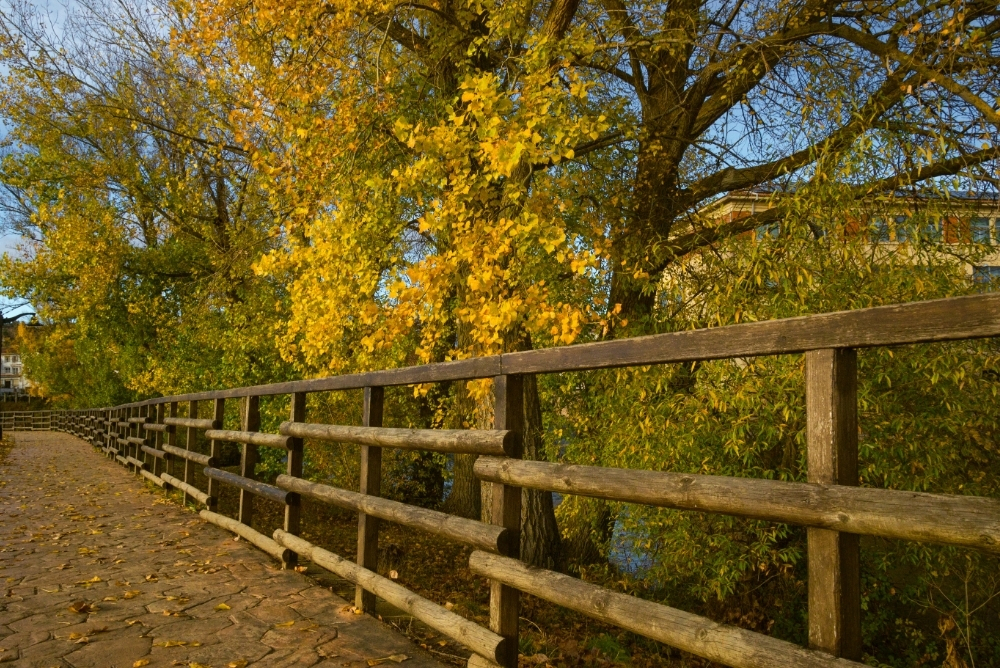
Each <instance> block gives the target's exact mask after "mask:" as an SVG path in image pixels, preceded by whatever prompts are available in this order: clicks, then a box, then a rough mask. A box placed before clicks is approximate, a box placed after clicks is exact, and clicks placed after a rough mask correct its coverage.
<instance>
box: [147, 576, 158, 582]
mask: <svg viewBox="0 0 1000 668" xmlns="http://www.w3.org/2000/svg"><path fill="white" fill-rule="evenodd" d="M158 580H159V578H157V577H156V576H155V575H147V576H146V582H156V581H158Z"/></svg>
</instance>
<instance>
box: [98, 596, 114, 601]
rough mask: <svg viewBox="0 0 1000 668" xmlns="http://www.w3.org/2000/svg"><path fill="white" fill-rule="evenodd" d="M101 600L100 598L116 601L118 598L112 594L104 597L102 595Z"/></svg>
mask: <svg viewBox="0 0 1000 668" xmlns="http://www.w3.org/2000/svg"><path fill="white" fill-rule="evenodd" d="M101 600H102V601H117V600H118V599H117V598H115V597H114V596H105V597H104V598H102V599H101Z"/></svg>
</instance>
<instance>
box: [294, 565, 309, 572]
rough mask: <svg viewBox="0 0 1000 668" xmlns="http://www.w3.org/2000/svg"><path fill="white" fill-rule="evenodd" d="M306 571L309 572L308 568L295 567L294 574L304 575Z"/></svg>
mask: <svg viewBox="0 0 1000 668" xmlns="http://www.w3.org/2000/svg"><path fill="white" fill-rule="evenodd" d="M308 570H309V567H308V566H296V567H295V572H296V573H305V572H306V571H308Z"/></svg>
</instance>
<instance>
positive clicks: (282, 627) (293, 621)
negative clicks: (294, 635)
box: [274, 619, 295, 629]
mask: <svg viewBox="0 0 1000 668" xmlns="http://www.w3.org/2000/svg"><path fill="white" fill-rule="evenodd" d="M294 623H295V620H294V619H293V620H292V621H290V622H281V623H280V624H275V625H274V628H276V629H287V628H288V627H289V626H291V625H293V624H294Z"/></svg>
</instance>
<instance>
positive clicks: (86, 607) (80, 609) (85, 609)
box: [69, 601, 97, 615]
mask: <svg viewBox="0 0 1000 668" xmlns="http://www.w3.org/2000/svg"><path fill="white" fill-rule="evenodd" d="M69 609H70V611H71V612H76V613H79V614H81V615H85V614H87V613H90V612H93V611H94V610H96V609H97V608H96V607H94V606H93V605H91V604H90V603H87V602H86V601H73V603H72V605H70V606H69Z"/></svg>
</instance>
